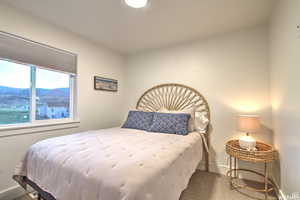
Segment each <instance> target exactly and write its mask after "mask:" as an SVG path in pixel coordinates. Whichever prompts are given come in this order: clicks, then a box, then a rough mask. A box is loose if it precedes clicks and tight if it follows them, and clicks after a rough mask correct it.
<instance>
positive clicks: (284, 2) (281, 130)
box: [270, 0, 300, 195]
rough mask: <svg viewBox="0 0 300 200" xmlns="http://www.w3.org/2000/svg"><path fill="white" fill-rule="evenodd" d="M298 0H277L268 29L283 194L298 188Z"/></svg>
mask: <svg viewBox="0 0 300 200" xmlns="http://www.w3.org/2000/svg"><path fill="white" fill-rule="evenodd" d="M297 25H300V1H298V0H280V1H278V4H277V6H276V8H275V10H274V12H273V16H272V23H271V29H270V44H271V45H270V55H271V56H270V58H271V59H270V66H271V83H272V84H271V86H272V90H271V91H272V107H273V124H274V130H275V131H274V132H275V134H274V135H275V146H276V148H278V150H279V154H280V168H279V170H280V171H281V174H280V177H279V178H278V179H277V182H278V183H280V186H281V188H282V191H283V192H284V193H285V194H286V195H291V194H292V193H294V192H300V172H299V169H300V162H299V155H300V145H299V141H300V133H299V129H300V128H299V122H300V82H299V75H300V30H299V31H298V32H297V31H296V27H297Z"/></svg>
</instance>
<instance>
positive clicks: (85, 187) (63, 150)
mask: <svg viewBox="0 0 300 200" xmlns="http://www.w3.org/2000/svg"><path fill="white" fill-rule="evenodd" d="M201 157H202V142H201V137H200V135H199V134H198V133H196V132H193V133H190V134H189V135H188V136H179V135H172V134H161V133H149V132H144V131H140V130H133V129H121V128H112V129H103V130H97V131H88V132H83V133H80V134H74V135H68V136H63V137H57V138H51V139H47V140H44V141H41V142H38V143H37V144H34V145H33V146H31V148H30V149H29V150H28V152H27V154H26V156H25V158H24V160H23V162H22V163H21V165H20V166H18V167H17V169H16V175H21V176H27V178H29V179H30V180H31V181H33V182H35V183H36V184H37V185H38V186H40V187H41V188H42V189H43V190H45V191H47V192H49V193H50V194H52V195H53V196H54V197H55V198H56V199H57V200H178V199H179V198H180V194H181V192H182V191H183V190H184V189H185V188H186V187H187V184H188V181H189V179H190V177H191V176H192V174H193V173H194V171H195V170H196V168H197V165H198V163H199V161H200V160H201Z"/></svg>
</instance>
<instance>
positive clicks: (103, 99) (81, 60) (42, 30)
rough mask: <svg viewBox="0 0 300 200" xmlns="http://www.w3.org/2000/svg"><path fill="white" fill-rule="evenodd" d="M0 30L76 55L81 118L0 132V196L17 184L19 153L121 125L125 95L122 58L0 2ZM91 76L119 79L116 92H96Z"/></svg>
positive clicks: (20, 154)
mask: <svg viewBox="0 0 300 200" xmlns="http://www.w3.org/2000/svg"><path fill="white" fill-rule="evenodd" d="M0 30H2V31H6V32H9V33H13V34H17V35H20V36H23V37H25V38H29V39H31V40H34V41H37V42H41V43H45V44H49V45H51V46H54V47H57V48H61V49H65V50H69V51H71V52H74V53H76V54H78V85H79V89H78V92H79V96H78V97H79V98H78V100H79V102H78V105H79V107H78V108H79V114H80V115H79V117H80V121H81V123H80V127H79V128H75V129H66V130H61V131H52V132H43V133H39V134H37V133H34V134H30V135H23V136H13V137H4V138H3V137H1V132H0V199H1V191H3V190H6V189H8V188H10V187H13V186H15V185H16V184H15V182H13V181H12V180H11V176H12V172H13V170H14V167H15V165H16V164H17V163H18V161H19V160H20V158H21V156H22V154H23V153H24V152H25V151H26V149H27V148H28V147H29V146H30V145H31V144H33V143H34V142H36V141H38V140H41V139H45V138H48V137H54V136H58V135H62V134H67V133H71V132H77V131H81V130H91V129H100V128H105V127H112V126H118V125H119V124H120V121H121V119H122V117H123V115H121V114H120V110H121V106H122V105H121V103H122V102H123V97H124V95H123V94H124V92H123V91H124V87H123V85H124V76H123V75H124V68H123V67H124V63H123V61H124V59H123V57H121V56H120V55H117V54H115V53H112V52H111V51H109V50H107V49H104V48H101V47H99V46H97V45H95V44H94V43H92V42H89V41H87V40H84V39H82V38H80V37H77V36H76V35H73V34H71V33H68V32H65V31H63V30H60V29H58V28H57V27H54V26H52V25H50V24H46V23H44V22H42V21H39V20H37V19H36V18H33V17H30V16H28V15H26V14H23V13H22V12H19V11H15V10H14V9H11V8H9V7H5V6H3V5H1V4H0ZM94 75H100V76H104V77H110V78H114V79H117V80H119V86H120V88H119V92H117V93H111V92H101V91H95V90H94V89H93V76H94Z"/></svg>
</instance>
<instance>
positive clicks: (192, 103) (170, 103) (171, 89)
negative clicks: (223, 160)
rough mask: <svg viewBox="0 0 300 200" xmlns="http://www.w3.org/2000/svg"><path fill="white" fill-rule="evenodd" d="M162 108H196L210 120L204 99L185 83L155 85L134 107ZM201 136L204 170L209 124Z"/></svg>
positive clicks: (175, 109)
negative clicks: (202, 140)
mask: <svg viewBox="0 0 300 200" xmlns="http://www.w3.org/2000/svg"><path fill="white" fill-rule="evenodd" d="M163 108H165V109H167V110H171V111H181V110H185V109H189V108H196V112H198V113H201V114H203V115H205V116H206V117H207V118H208V119H209V121H210V110H209V105H208V103H207V101H206V99H205V98H204V96H203V95H202V94H200V93H199V92H198V91H197V90H195V89H194V88H191V87H188V86H186V85H182V84H177V83H167V84H161V85H157V86H155V87H152V88H150V89H149V90H147V91H146V92H145V93H144V94H143V95H142V96H141V97H140V99H139V100H138V102H137V104H136V109H138V110H142V111H148V112H157V111H159V110H161V109H163ZM203 136H204V137H203V138H204V139H205V141H204V142H203V143H205V144H203V151H204V152H205V153H204V156H205V158H204V159H205V171H209V152H208V150H209V125H208V126H207V130H206V133H205V134H203ZM205 145H207V149H206V147H205Z"/></svg>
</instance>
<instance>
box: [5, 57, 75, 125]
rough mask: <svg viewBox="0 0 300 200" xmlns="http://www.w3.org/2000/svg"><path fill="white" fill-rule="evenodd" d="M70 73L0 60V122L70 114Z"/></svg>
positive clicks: (36, 120)
mask: <svg viewBox="0 0 300 200" xmlns="http://www.w3.org/2000/svg"><path fill="white" fill-rule="evenodd" d="M73 83H74V75H71V74H68V73H63V72H57V71H53V70H48V69H43V68H40V67H38V66H33V65H25V64H18V63H16V62H12V61H7V60H0V125H9V124H20V123H33V124H34V123H40V122H48V121H53V120H66V119H72V118H73V94H74V92H73V90H74V87H73V85H74V84H73Z"/></svg>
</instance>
